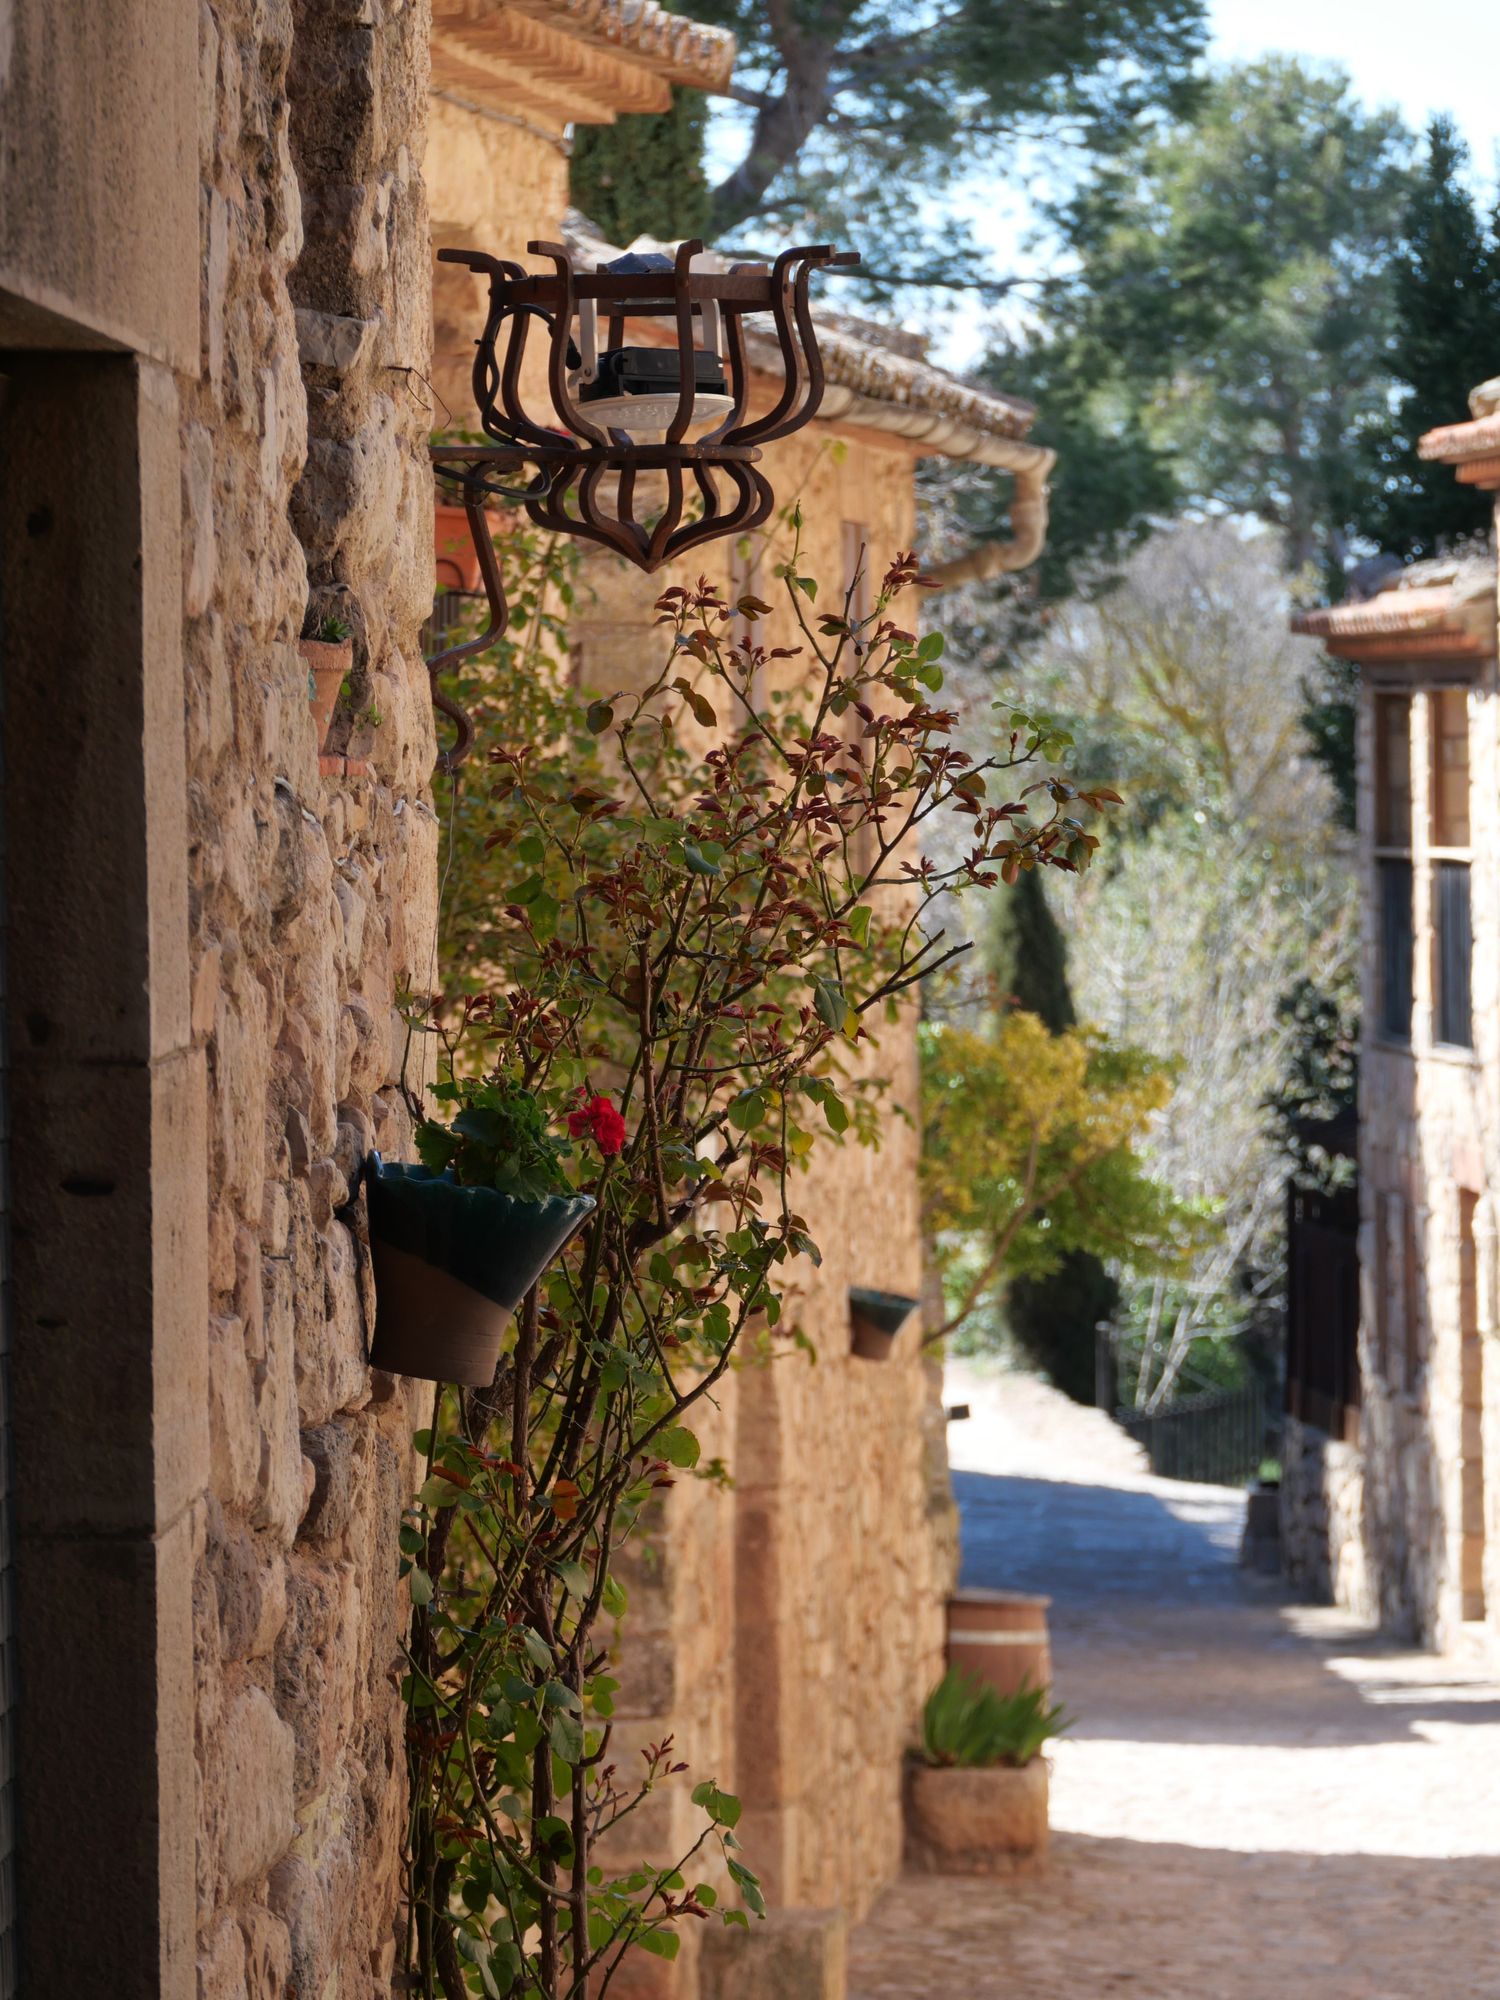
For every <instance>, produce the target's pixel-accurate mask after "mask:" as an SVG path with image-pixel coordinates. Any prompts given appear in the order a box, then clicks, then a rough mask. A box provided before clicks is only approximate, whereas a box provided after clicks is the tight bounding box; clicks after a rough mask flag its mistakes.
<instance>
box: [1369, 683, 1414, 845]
mask: <svg viewBox="0 0 1500 2000" xmlns="http://www.w3.org/2000/svg"><path fill="white" fill-rule="evenodd" d="M1375 845H1376V846H1377V847H1400V848H1409V847H1410V846H1411V696H1410V695H1405V694H1378V695H1376V697H1375Z"/></svg>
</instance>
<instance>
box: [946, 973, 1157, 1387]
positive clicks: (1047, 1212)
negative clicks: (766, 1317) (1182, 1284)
mask: <svg viewBox="0 0 1500 2000" xmlns="http://www.w3.org/2000/svg"><path fill="white" fill-rule="evenodd" d="M922 1056H923V1063H922V1185H923V1192H924V1200H925V1213H926V1221H927V1228H928V1235H929V1239H930V1241H931V1242H932V1244H933V1250H934V1256H935V1258H936V1261H937V1265H938V1269H939V1271H940V1272H941V1273H942V1277H943V1281H944V1294H945V1299H946V1302H947V1316H946V1318H945V1321H944V1324H943V1326H942V1328H940V1329H937V1330H935V1331H934V1332H932V1333H930V1334H929V1336H928V1337H929V1339H936V1338H937V1337H938V1333H939V1332H941V1333H948V1332H953V1331H956V1330H957V1329H958V1328H960V1327H962V1326H963V1325H964V1324H965V1323H966V1322H967V1321H969V1320H971V1318H972V1317H973V1316H974V1315H975V1314H976V1313H979V1312H980V1311H981V1310H982V1309H984V1308H985V1307H987V1306H992V1305H993V1304H995V1303H996V1302H997V1297H998V1293H999V1290H1000V1289H1001V1288H1003V1286H1004V1284H1005V1283H1006V1281H1007V1280H1013V1279H1015V1278H1017V1277H1030V1278H1038V1277H1045V1276H1047V1275H1048V1274H1049V1273H1050V1272H1053V1271H1056V1270H1057V1269H1058V1268H1059V1266H1060V1264H1061V1263H1062V1262H1063V1259H1064V1258H1065V1257H1066V1256H1067V1255H1068V1254H1069V1253H1070V1252H1074V1251H1080V1250H1087V1251H1091V1252H1092V1253H1093V1254H1094V1255H1096V1256H1098V1255H1100V1254H1101V1253H1102V1254H1104V1255H1108V1256H1110V1257H1112V1258H1118V1259H1120V1260H1122V1261H1124V1262H1127V1263H1129V1264H1131V1265H1132V1266H1135V1267H1137V1268H1143V1269H1146V1270H1159V1269H1173V1268H1175V1267H1176V1266H1177V1265H1178V1264H1179V1262H1180V1260H1181V1256H1182V1252H1183V1249H1184V1247H1185V1240H1186V1231H1187V1223H1188V1216H1187V1211H1186V1210H1185V1209H1184V1208H1183V1207H1182V1206H1181V1205H1180V1204H1179V1203H1178V1202H1177V1201H1176V1200H1175V1198H1174V1197H1173V1195H1172V1193H1171V1192H1170V1190H1169V1189H1168V1188H1167V1186H1166V1185H1165V1183H1164V1182H1162V1181H1160V1180H1157V1179H1155V1178H1153V1176H1152V1174H1151V1172H1150V1170H1149V1169H1148V1168H1147V1167H1146V1166H1145V1165H1144V1164H1143V1162H1142V1159H1141V1156H1140V1153H1139V1151H1138V1150H1137V1148H1138V1144H1139V1142H1140V1141H1141V1140H1142V1139H1143V1138H1144V1136H1145V1134H1146V1132H1147V1131H1148V1129H1149V1127H1150V1126H1151V1124H1152V1122H1153V1120H1154V1119H1155V1118H1156V1117H1157V1116H1158V1115H1159V1114H1160V1113H1161V1111H1162V1110H1163V1108H1164V1106H1165V1105H1166V1103H1167V1101H1168V1099H1169V1098H1170V1096H1171V1092H1172V1084H1171V1078H1170V1073H1169V1065H1167V1064H1165V1063H1162V1062H1158V1061H1157V1060H1156V1059H1155V1058H1153V1057H1151V1056H1148V1055H1146V1054H1144V1053H1143V1052H1142V1051H1141V1050H1139V1049H1137V1048H1133V1047H1130V1046H1128V1045H1125V1044H1122V1043H1118V1042H1115V1041H1112V1040H1111V1039H1110V1038H1109V1037H1108V1036H1106V1035H1103V1034H1101V1033H1100V1032H1099V1031H1098V1030H1096V1029H1086V1028H1069V1029H1065V1030H1064V1031H1063V1032H1062V1033H1060V1034H1053V1033H1052V1032H1051V1031H1050V1030H1049V1029H1048V1028H1047V1027H1046V1026H1045V1024H1044V1023H1043V1022H1041V1021H1040V1020H1038V1018H1037V1017H1036V1015H1035V1014H1028V1013H1025V1012H1023V1011H1022V1010H1020V1009H1012V1010H1011V1011H1009V1012H1007V1013H1003V1014H1001V1015H999V1016H998V1017H996V1018H995V1019H994V1021H993V1022H992V1024H991V1031H990V1032H989V1033H988V1034H984V1035H978V1034H975V1033H973V1032H972V1031H971V1030H969V1029H966V1028H961V1027H957V1026H954V1025H951V1024H939V1023H935V1022H928V1023H926V1024H924V1026H923V1029H922ZM1092 1333H1093V1329H1092V1325H1091V1326H1090V1328H1089V1336H1090V1337H1089V1343H1088V1373H1089V1385H1088V1389H1087V1390H1085V1391H1084V1392H1083V1395H1082V1397H1081V1400H1092V1381H1093V1339H1092ZM1052 1358H1053V1357H1052V1356H1051V1355H1050V1353H1049V1355H1048V1357H1045V1358H1043V1365H1045V1366H1047V1367H1048V1368H1049V1372H1050V1368H1051V1365H1052ZM1063 1386H1066V1385H1063ZM1070 1393H1075V1391H1073V1390H1070Z"/></svg>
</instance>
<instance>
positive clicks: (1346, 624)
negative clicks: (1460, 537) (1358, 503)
mask: <svg viewBox="0 0 1500 2000" xmlns="http://www.w3.org/2000/svg"><path fill="white" fill-rule="evenodd" d="M1292 630H1293V631H1294V632H1300V633H1302V634H1304V635H1305V636H1306V637H1308V638H1313V639H1321V640H1322V641H1323V643H1324V644H1325V645H1326V646H1327V648H1328V650H1329V651H1330V652H1331V653H1336V654H1338V655H1339V656H1340V657H1342V658H1344V659H1352V660H1366V661H1374V660H1389V659H1396V658H1400V657H1410V658H1412V659H1444V658H1451V659H1489V658H1491V657H1493V655H1494V653H1495V642H1496V572H1495V558H1494V556H1493V555H1491V554H1488V553H1484V554H1480V555H1469V556H1458V557H1452V558H1445V559H1441V560H1438V561H1435V562H1424V563H1412V564H1411V565H1410V566H1409V567H1408V568H1407V569H1404V570H1403V571H1401V573H1400V574H1399V575H1398V576H1397V577H1396V578H1395V579H1394V580H1393V581H1392V582H1390V583H1388V584H1387V585H1386V586H1385V587H1384V589H1382V590H1379V591H1377V592H1376V593H1375V595H1374V596H1373V597H1370V598H1367V599H1365V600H1364V601H1363V602H1356V603H1350V604H1332V605H1324V606H1322V607H1321V608H1320V609H1318V610H1316V611H1301V612H1298V613H1297V615H1296V616H1295V617H1294V618H1293V619H1292Z"/></svg>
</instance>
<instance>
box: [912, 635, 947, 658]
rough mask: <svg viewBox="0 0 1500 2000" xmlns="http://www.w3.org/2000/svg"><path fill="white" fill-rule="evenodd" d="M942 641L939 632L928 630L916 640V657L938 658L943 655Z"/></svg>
mask: <svg viewBox="0 0 1500 2000" xmlns="http://www.w3.org/2000/svg"><path fill="white" fill-rule="evenodd" d="M943 643H944V641H943V635H942V633H941V632H928V633H926V634H924V635H923V637H922V638H920V639H919V640H918V641H917V658H918V659H919V660H940V659H941V658H942V657H943Z"/></svg>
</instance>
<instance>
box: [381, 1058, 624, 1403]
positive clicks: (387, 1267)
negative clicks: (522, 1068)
mask: <svg viewBox="0 0 1500 2000" xmlns="http://www.w3.org/2000/svg"><path fill="white" fill-rule="evenodd" d="M431 1095H432V1096H433V1097H434V1098H435V1099H436V1100H437V1101H438V1103H439V1104H440V1105H444V1106H448V1105H451V1106H453V1107H454V1109H453V1114H452V1116H451V1117H450V1118H449V1119H448V1120H447V1121H446V1122H444V1121H443V1120H441V1119H439V1118H426V1119H424V1120H423V1121H422V1123H421V1124H419V1125H418V1127H417V1133H416V1141H417V1152H418V1154H419V1155H420V1163H419V1164H414V1165H409V1164H407V1163H405V1162H401V1161H394V1160H389V1161H388V1160H382V1159H381V1157H380V1155H379V1154H378V1153H376V1154H373V1155H372V1156H371V1164H370V1173H369V1207H370V1255H371V1261H372V1263H373V1265H374V1269H375V1330H374V1336H373V1338H372V1340H371V1343H370V1361H371V1365H372V1366H373V1367H376V1368H386V1369H389V1370H390V1371H391V1372H392V1373H393V1374H397V1375H415V1376H418V1377H421V1378H422V1379H424V1380H426V1381H429V1382H458V1383H462V1384H463V1385H464V1386H466V1387H469V1388H487V1387H488V1386H489V1384H490V1382H491V1381H492V1379H493V1377H494V1373H495V1364H496V1362H497V1360H498V1359H499V1356H500V1347H501V1342H502V1340H503V1338H504V1335H505V1328H506V1325H507V1323H508V1321H509V1319H510V1316H511V1314H512V1313H513V1312H514V1310H515V1308H516V1306H517V1305H518V1304H519V1303H520V1301H521V1300H522V1299H523V1298H524V1297H525V1295H526V1293H527V1292H528V1291H529V1290H530V1289H531V1287H532V1286H533V1285H534V1284H535V1283H536V1281H537V1279H538V1278H539V1277H540V1276H541V1274H542V1272H543V1271H544V1270H545V1269H546V1268H547V1266H548V1265H549V1264H550V1263H551V1262H552V1260H553V1258H554V1257H556V1256H557V1255H558V1254H559V1252H560V1251H562V1250H563V1249H564V1248H565V1247H566V1245H567V1243H568V1241H569V1239H570V1238H571V1237H572V1236H573V1235H574V1234H575V1233H576V1232H577V1230H578V1229H579V1228H581V1226H582V1225H583V1222H584V1220H585V1219H586V1217H587V1216H588V1215H589V1213H590V1211H591V1210H592V1209H593V1207H594V1205H595V1204H594V1197H593V1196H592V1195H589V1194H579V1193H577V1192H576V1191H575V1190H574V1188H573V1186H572V1184H571V1182H570V1181H569V1179H568V1177H567V1173H566V1171H565V1166H564V1162H565V1161H566V1160H567V1158H568V1156H569V1154H570V1152H571V1147H570V1145H569V1142H568V1140H567V1139H564V1138H562V1137H561V1136H560V1135H557V1134H554V1133H553V1132H552V1131H551V1130H550V1129H549V1126H548V1121H547V1115H546V1112H545V1110H544V1109H543V1107H542V1105H541V1104H540V1103H539V1102H538V1100H537V1098H536V1097H535V1096H534V1094H533V1093H532V1092H531V1091H530V1090H529V1089H527V1087H526V1086H525V1084H523V1083H522V1082H520V1081H519V1080H517V1079H516V1078H513V1077H507V1076H504V1075H498V1076H487V1077H479V1078H468V1077H454V1076H452V1075H449V1076H448V1077H447V1078H446V1079H445V1080H444V1081H443V1082H441V1083H438V1084H435V1085H434V1086H433V1088H432V1092H431ZM611 1118H612V1119H613V1121H614V1123H613V1124H612V1123H611V1122H610V1120H611ZM569 1122H570V1126H572V1127H574V1128H575V1135H576V1134H577V1133H581V1132H582V1131H583V1130H585V1129H588V1130H591V1131H592V1132H593V1133H594V1135H595V1137H596V1139H597V1141H598V1143H599V1146H600V1150H601V1152H605V1153H606V1156H607V1155H608V1151H609V1149H610V1148H611V1147H613V1148H614V1149H616V1150H617V1149H618V1145H619V1143H620V1141H621V1140H622V1139H623V1136H624V1126H623V1121H621V1120H620V1118H619V1113H618V1112H617V1111H615V1110H614V1108H613V1106H612V1105H611V1104H610V1103H609V1100H608V1099H607V1098H597V1099H594V1100H592V1101H591V1102H590V1103H589V1104H588V1105H586V1106H584V1107H582V1108H581V1111H580V1112H579V1113H575V1114H574V1116H573V1118H572V1119H570V1121H569ZM616 1125H618V1127H619V1129H618V1132H616V1130H615V1126H616Z"/></svg>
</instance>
